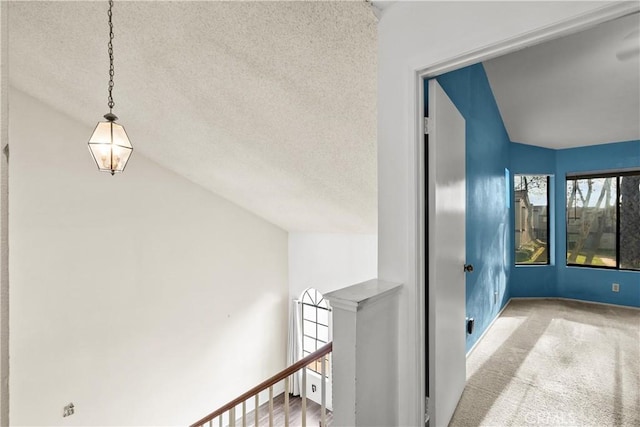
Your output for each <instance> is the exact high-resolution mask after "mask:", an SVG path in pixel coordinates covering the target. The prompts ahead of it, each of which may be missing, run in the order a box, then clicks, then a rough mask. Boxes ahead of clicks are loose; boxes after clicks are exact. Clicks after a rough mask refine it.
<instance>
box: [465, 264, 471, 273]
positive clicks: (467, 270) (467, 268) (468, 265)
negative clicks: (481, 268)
mask: <svg viewBox="0 0 640 427" xmlns="http://www.w3.org/2000/svg"><path fill="white" fill-rule="evenodd" d="M463 268H464V272H465V273H472V272H473V265H471V264H465V265H464V267H463Z"/></svg>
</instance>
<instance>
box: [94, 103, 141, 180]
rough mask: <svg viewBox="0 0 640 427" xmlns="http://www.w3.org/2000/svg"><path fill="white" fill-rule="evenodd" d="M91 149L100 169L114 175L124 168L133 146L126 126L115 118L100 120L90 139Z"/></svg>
mask: <svg viewBox="0 0 640 427" xmlns="http://www.w3.org/2000/svg"><path fill="white" fill-rule="evenodd" d="M105 117H107V116H105ZM113 117H115V116H113ZM89 151H90V152H91V155H92V156H93V160H95V161H96V164H97V165H98V169H99V170H100V171H102V172H109V173H111V175H113V174H115V173H116V172H122V171H123V170H124V168H125V166H126V165H127V161H128V160H129V157H130V156H131V152H132V151H133V146H132V145H131V142H129V137H128V136H127V132H126V131H125V130H124V127H123V126H122V125H119V124H118V123H116V122H115V121H114V120H107V121H106V122H98V125H97V126H96V128H95V130H94V131H93V134H92V135H91V138H90V139H89Z"/></svg>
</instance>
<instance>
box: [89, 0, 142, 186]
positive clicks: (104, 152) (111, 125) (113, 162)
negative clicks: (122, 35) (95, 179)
mask: <svg viewBox="0 0 640 427" xmlns="http://www.w3.org/2000/svg"><path fill="white" fill-rule="evenodd" d="M112 11H113V0H109V11H108V13H107V15H108V17H109V43H108V45H107V46H108V53H109V97H108V102H107V105H108V106H109V112H108V113H107V114H105V115H104V118H105V119H106V120H107V121H105V122H98V125H97V126H96V128H95V130H94V131H93V134H92V135H91V138H90V139H89V151H90V152H91V155H92V156H93V160H95V161H96V164H97V165H98V169H99V170H100V171H102V172H109V173H111V175H114V174H115V173H116V172H122V171H124V168H125V166H126V165H127V161H128V160H129V157H130V156H131V152H132V151H133V147H132V146H131V142H130V141H129V137H128V136H127V132H125V130H124V127H123V126H122V125H120V124H118V123H116V120H118V117H116V115H115V114H113V106H114V105H115V104H114V102H113V95H112V91H113V76H114V74H115V73H114V68H113V23H112V21H111V17H112V15H113V13H112Z"/></svg>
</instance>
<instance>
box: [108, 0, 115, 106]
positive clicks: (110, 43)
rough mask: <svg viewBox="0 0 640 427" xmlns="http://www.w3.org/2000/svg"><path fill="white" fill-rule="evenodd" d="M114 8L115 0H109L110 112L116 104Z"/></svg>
mask: <svg viewBox="0 0 640 427" xmlns="http://www.w3.org/2000/svg"><path fill="white" fill-rule="evenodd" d="M112 9H113V0H109V12H108V13H107V15H108V16H109V44H108V51H109V102H108V103H107V105H108V106H109V112H111V110H112V109H113V106H114V105H115V104H114V102H113V94H112V91H113V76H114V74H115V70H114V68H113V22H112V21H111V16H112V15H113V12H112Z"/></svg>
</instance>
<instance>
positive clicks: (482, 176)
mask: <svg viewBox="0 0 640 427" xmlns="http://www.w3.org/2000/svg"><path fill="white" fill-rule="evenodd" d="M437 80H438V82H439V83H440V85H441V86H442V88H443V89H444V91H445V92H446V93H447V95H448V96H449V98H450V99H451V101H453V103H454V104H455V105H456V107H457V108H458V110H459V111H460V113H461V114H462V116H463V117H464V119H465V121H466V175H467V176H466V178H467V206H466V209H467V215H466V243H467V250H466V257H467V263H470V264H473V266H474V268H475V270H474V272H473V273H471V274H467V279H466V300H467V307H466V309H467V316H468V317H473V318H475V320H476V330H475V332H474V333H473V334H471V335H467V350H469V349H470V348H471V346H473V344H474V343H475V342H476V341H477V340H478V338H479V337H480V336H481V335H482V333H483V332H484V331H485V329H486V328H487V327H488V326H489V324H490V323H491V321H492V320H493V319H494V318H495V317H496V315H497V314H498V312H499V311H500V310H501V309H502V307H503V306H504V304H505V303H506V302H507V301H508V299H509V292H508V285H507V284H508V282H509V275H510V273H511V266H512V264H513V255H512V254H513V251H512V250H511V249H510V248H511V235H512V234H513V233H512V232H511V230H512V227H511V219H510V217H511V215H510V207H509V203H508V202H507V201H508V200H510V197H508V195H509V193H508V190H509V187H508V182H507V180H506V179H505V177H506V175H507V174H505V169H507V168H508V167H509V149H510V141H509V136H508V135H507V131H506V129H505V127H504V124H503V122H502V117H501V116H500V111H499V110H498V106H497V104H496V101H495V99H494V97H493V92H492V91H491V87H490V86H489V81H488V79H487V75H486V73H485V70H484V67H483V66H482V64H476V65H472V66H469V67H466V68H463V69H460V70H457V71H453V72H450V73H447V74H444V75H442V76H439V77H437Z"/></svg>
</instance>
